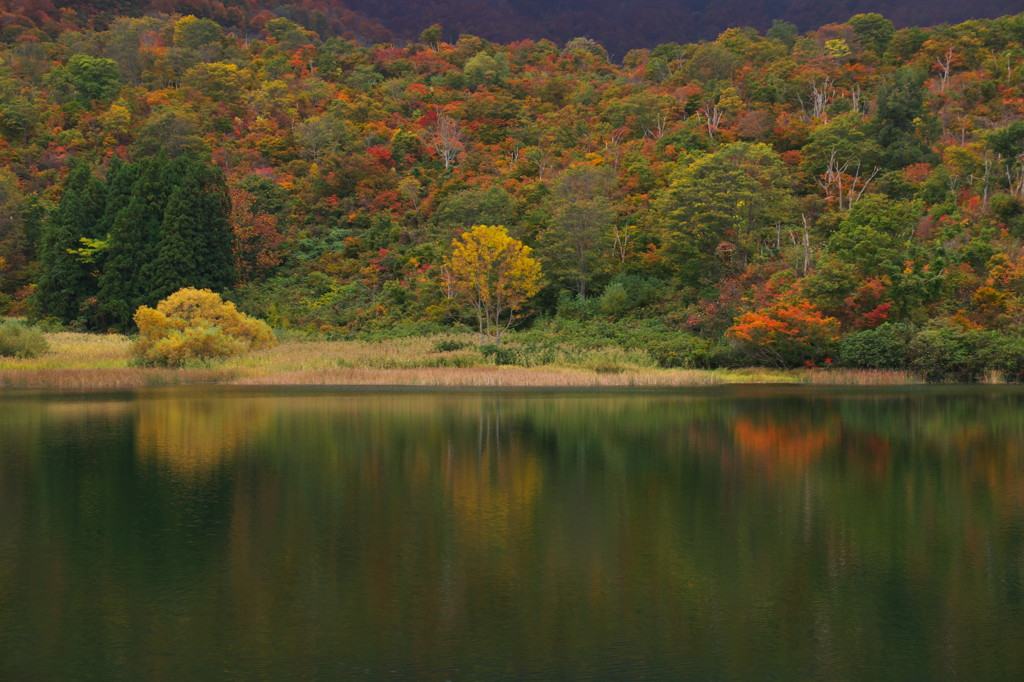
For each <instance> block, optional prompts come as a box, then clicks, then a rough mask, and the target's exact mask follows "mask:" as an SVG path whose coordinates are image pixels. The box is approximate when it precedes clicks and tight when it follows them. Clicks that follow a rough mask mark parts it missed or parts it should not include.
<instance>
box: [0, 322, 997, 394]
mask: <svg viewBox="0 0 1024 682" xmlns="http://www.w3.org/2000/svg"><path fill="white" fill-rule="evenodd" d="M45 336H46V340H47V342H48V343H49V346H50V350H49V352H47V353H44V354H41V355H39V356H37V357H34V358H9V357H3V358H0V391H10V390H57V391H79V390H125V389H134V388H147V387H162V386H175V385H197V384H216V385H246V386H410V387H441V388H443V387H452V388H471V387H480V388H487V387H495V388H497V387H504V388H514V387H523V388H532V387H537V388H541V387H556V388H557V387H565V388H572V387H579V388H586V387H596V388H600V387H608V388H615V387H641V388H642V387H648V388H674V387H699V386H718V385H723V384H804V385H838V386H872V385H877V386H895V385H911V384H923V383H925V381H924V379H923V378H922V377H921V376H920V375H918V374H916V373H914V372H909V371H900V370H858V369H846V368H833V367H828V368H801V369H789V370H780V369H770V368H763V367H752V368H738V369H674V368H673V369H665V368H659V367H657V365H656V364H655V363H654V362H653V361H651V360H650V358H649V357H648V356H647V354H646V353H644V352H642V351H630V350H623V349H621V348H617V347H604V348H594V349H586V350H581V349H575V348H574V349H572V353H571V354H568V353H551V354H550V356H549V357H548V358H540V359H539V360H538V361H537V362H536V364H533V365H532V366H517V365H512V364H498V363H500V362H502V361H503V359H502V358H501V357H500V356H499V357H496V354H494V353H488V352H487V348H486V347H485V348H484V349H483V351H481V348H480V347H479V346H478V345H476V335H475V334H470V333H465V334H444V335H437V336H421V337H407V338H400V339H388V340H373V341H370V340H344V341H326V340H305V339H303V340H288V339H286V340H283V341H282V342H281V343H280V344H279V345H277V346H275V347H273V348H268V349H264V350H260V351H255V352H252V353H249V354H247V355H244V356H240V357H236V358H230V359H227V360H223V361H219V362H215V363H213V362H211V363H203V364H197V365H192V366H188V367H184V368H141V367H134V366H132V364H131V360H130V346H131V339H130V338H129V337H128V336H124V335H120V334H87V333H76V332H53V333H47V334H46V335H45ZM515 349H516V346H515V341H514V340H512V343H511V344H509V345H508V346H503V347H502V350H506V351H512V352H514V351H515ZM985 383H999V377H998V376H997V375H995V374H993V375H991V376H989V377H987V381H986V382H985Z"/></svg>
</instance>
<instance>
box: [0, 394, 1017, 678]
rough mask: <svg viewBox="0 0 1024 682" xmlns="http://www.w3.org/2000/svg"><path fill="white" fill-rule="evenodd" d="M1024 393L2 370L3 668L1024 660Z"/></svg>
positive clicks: (843, 669)
mask: <svg viewBox="0 0 1024 682" xmlns="http://www.w3.org/2000/svg"><path fill="white" fill-rule="evenodd" d="M1022 637H1024V391H1022V390H1019V389H1015V388H1009V387H972V388H965V387H941V388H930V387H918V388H910V389H905V388H899V389H877V390H875V389H873V390H864V389H858V390H852V389H847V390H831V391H830V390H828V389H811V388H787V387H769V386H749V387H727V388H719V389H700V390H692V391H688V392H687V391H665V392H641V391H636V392H631V391H606V392H600V393H598V392H573V393H569V392H554V391H550V392H549V391H509V392H495V391H491V392H485V391H462V392H452V391H447V392H432V391H409V390H391V391H388V390H333V389H323V390H317V389H305V388H303V389H235V388H220V387H201V388H197V387H192V388H172V389H153V390H145V391H137V392H132V393H109V394H99V393H96V394H76V395H48V394H29V393H20V394H19V393H6V394H4V395H2V396H0V679H3V680H33V681H38V680H87V679H97V680H111V679H125V680H186V679H187V680H207V679H209V680H221V679H230V680H235V679H237V680H259V679H266V680H285V679H314V680H318V679H412V678H415V679H425V680H491V679H524V678H529V679H540V680H547V679H589V680H605V679H607V680H627V679H630V680H632V679H641V678H645V679H674V680H678V679H694V680H794V679H827V680H861V679H870V680H881V679H891V680H913V679H922V680H925V679H927V680H952V679H977V680H981V679H984V680H1021V679H1024V645H1022V641H1024V640H1022Z"/></svg>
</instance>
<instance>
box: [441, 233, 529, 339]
mask: <svg viewBox="0 0 1024 682" xmlns="http://www.w3.org/2000/svg"><path fill="white" fill-rule="evenodd" d="M452 249H453V252H452V255H451V256H450V257H449V258H446V259H445V275H444V285H445V287H446V289H445V291H446V294H447V295H448V296H450V297H452V298H455V299H457V300H459V301H462V302H464V303H466V304H468V305H469V306H471V307H472V308H473V310H474V311H475V312H476V317H477V323H478V325H479V329H480V342H481V343H483V342H484V341H491V342H493V343H497V342H498V341H500V340H501V335H502V334H504V333H505V332H506V331H508V329H509V328H510V327H511V326H512V325H513V324H514V323H515V322H516V321H517V320H518V319H519V314H520V313H521V311H522V309H523V304H524V303H526V301H527V300H529V298H530V297H531V296H533V295H534V294H536V293H537V292H538V291H539V290H540V263H538V262H537V260H536V259H535V258H533V257H531V256H530V251H531V249H530V247H529V246H526V245H525V244H523V243H522V242H521V241H519V240H518V239H515V238H513V237H510V236H509V234H508V232H507V231H506V230H505V228H504V226H502V225H474V226H473V227H472V228H470V229H469V230H468V231H466V232H464V233H463V234H462V236H461V237H460V238H458V239H454V240H452Z"/></svg>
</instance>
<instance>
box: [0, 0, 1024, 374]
mask: <svg viewBox="0 0 1024 682" xmlns="http://www.w3.org/2000/svg"><path fill="white" fill-rule="evenodd" d="M91 4H93V5H102V6H103V7H106V6H107V5H110V7H107V8H106V9H107V11H105V12H104V13H100V14H90V13H86V12H84V10H81V9H79V10H76V9H75V6H74V5H75V3H70V4H69V6H67V7H64V8H61V9H55V8H54V6H53V5H51V4H50V3H49V2H36V3H20V4H19V3H14V4H11V3H0V7H2V8H6V9H5V11H4V12H3V13H0V134H2V138H0V163H2V165H0V314H6V315H10V316H17V317H27V318H29V319H31V320H34V321H36V322H38V323H41V324H43V325H50V326H51V327H52V328H70V329H75V330H88V331H98V332H106V331H109V330H116V331H120V332H125V333H134V332H135V328H134V323H133V320H132V316H133V313H134V312H135V310H136V309H137V308H138V307H139V306H152V305H155V304H156V303H157V302H158V301H159V300H161V299H162V298H164V297H166V296H167V295H168V294H170V293H172V292H174V291H176V290H177V289H179V288H181V287H188V286H195V287H200V288H202V287H205V288H210V289H213V290H214V291H217V292H219V293H221V294H222V295H223V296H224V298H226V299H229V300H230V301H233V302H234V303H235V305H237V307H238V309H239V310H242V311H244V312H246V313H248V314H249V315H252V316H255V317H258V318H260V319H262V320H265V321H266V322H268V323H269V324H270V325H271V326H272V327H274V328H275V329H277V330H288V333H292V334H297V335H307V336H309V337H311V338H329V339H331V338H350V337H355V336H367V335H370V336H372V335H391V336H395V335H398V336H401V335H420V334H429V333H435V332H439V331H445V330H450V329H473V330H475V329H476V328H477V322H478V321H477V316H476V314H475V313H474V311H473V309H472V308H471V307H467V306H466V305H465V302H464V301H463V300H461V299H460V297H459V296H458V295H457V291H456V283H453V279H456V278H457V275H458V273H457V272H456V273H453V272H452V264H453V263H454V262H455V261H453V260H452V259H453V253H454V252H455V251H456V248H457V244H458V240H459V239H460V238H462V237H463V235H464V234H465V233H467V232H469V231H470V230H471V229H472V228H473V227H474V226H481V225H483V226H504V232H503V234H504V235H506V236H505V237H503V238H509V239H510V240H511V242H515V243H516V244H519V245H520V246H523V247H524V249H525V251H524V252H527V253H529V254H530V256H531V257H532V258H533V259H535V260H536V263H537V264H538V267H539V272H538V273H536V276H535V277H534V275H531V277H534V279H533V280H531V283H530V286H529V287H528V290H524V291H521V292H520V293H521V294H528V295H524V297H523V299H524V300H523V302H522V305H521V309H520V310H518V311H517V312H518V313H519V315H518V316H517V319H516V320H515V323H516V324H515V326H516V328H517V330H518V331H515V332H510V335H511V336H512V343H513V345H514V342H515V338H514V335H515V334H533V335H534V336H535V337H536V338H540V337H544V336H545V335H546V336H547V337H549V338H554V339H558V338H562V337H565V338H568V337H572V338H575V339H590V340H592V342H593V343H606V344H614V345H618V346H621V347H623V348H641V349H645V350H646V351H647V352H649V353H650V355H651V357H652V358H653V359H654V360H655V361H656V362H657V364H658V365H660V366H663V367H732V366H747V365H751V364H761V365H766V366H776V367H802V366H818V367H822V366H828V365H833V364H835V365H845V366H849V367H863V368H904V367H913V368H914V369H916V370H917V371H919V372H921V373H922V374H923V375H925V376H927V377H928V378H930V379H935V380H948V379H954V380H967V381H969V380H974V379H977V378H978V377H979V376H980V375H981V374H982V373H983V372H985V371H988V370H992V369H996V370H999V371H1001V372H1002V373H1003V374H1004V376H1005V377H1006V378H1007V379H1008V380H1020V379H1021V378H1024V14H1020V15H1016V16H1006V17H1002V18H998V19H984V20H972V21H968V22H966V23H962V24H959V25H941V26H936V27H932V28H899V29H898V28H896V27H895V26H894V25H893V23H892V22H891V21H889V20H888V19H887V18H885V17H883V16H881V15H879V14H873V13H865V14H857V15H854V16H852V17H850V18H849V19H848V20H847V21H845V22H842V23H833V24H828V25H825V26H822V27H820V28H817V29H815V30H811V31H807V32H801V31H800V30H799V29H798V28H797V27H796V26H794V25H793V24H789V23H786V22H783V21H776V22H775V23H774V24H773V25H772V27H771V28H770V29H768V30H766V31H763V32H758V31H756V30H754V29H744V28H732V29H728V30H725V31H724V32H722V33H721V34H720V35H719V36H718V37H717V38H716V39H714V40H710V41H705V42H700V43H688V44H679V43H664V44H661V45H658V46H657V47H653V48H650V49H633V50H631V51H629V52H628V53H626V54H625V55H624V56H623V57H622V58H621V60H613V59H610V58H609V55H608V52H607V51H606V49H605V47H604V46H602V45H601V44H599V43H598V42H595V41H594V40H591V39H588V38H575V39H572V40H569V41H568V42H566V43H564V44H555V43H554V42H551V41H549V40H520V41H517V42H511V43H508V44H499V43H495V42H490V41H488V40H485V39H483V38H480V37H476V36H473V35H462V36H460V37H458V38H457V39H454V38H452V37H451V36H449V35H448V34H447V32H446V30H445V29H444V28H443V27H442V26H438V25H435V26H430V27H424V28H423V30H422V33H421V34H420V35H419V37H418V39H416V40H410V41H396V42H381V41H383V40H391V39H392V38H391V37H390V36H389V35H388V34H387V33H386V31H384V30H383V29H382V28H381V27H380V26H379V25H377V24H375V23H374V22H372V21H369V20H366V19H365V17H362V16H361V15H356V14H354V13H344V12H341V13H339V12H335V13H333V14H325V13H324V12H322V11H319V10H316V8H315V4H314V3H295V4H293V5H286V6H283V7H282V8H280V10H279V11H278V12H277V13H276V14H275V13H271V12H269V11H267V10H265V9H260V8H258V7H253V6H252V4H251V3H250V4H245V3H230V2H225V3H223V4H221V3H210V4H209V6H206V5H204V6H199V5H198V4H197V6H196V9H195V13H185V12H181V11H156V10H159V9H160V8H159V7H157V6H156V5H158V3H153V5H154V11H150V12H148V13H146V14H145V15H142V16H122V15H120V14H119V10H120V9H123V8H122V7H120V6H119V5H118V4H117V3H106V4H104V3H91ZM122 4H125V5H127V4H129V3H122ZM136 14H137V13H136ZM451 40H454V42H450V41H451ZM516 248H518V246H517V247H516ZM528 356H529V352H528V351H527V350H526V349H525V347H524V348H523V349H520V352H519V354H518V355H517V356H516V358H518V360H517V361H519V362H529V357H528Z"/></svg>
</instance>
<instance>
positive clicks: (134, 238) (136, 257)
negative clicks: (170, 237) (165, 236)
mask: <svg viewBox="0 0 1024 682" xmlns="http://www.w3.org/2000/svg"><path fill="white" fill-rule="evenodd" d="M170 165H171V164H170V162H169V161H168V160H167V157H166V156H165V155H163V154H160V155H157V156H155V157H152V158H150V159H146V160H144V161H141V162H139V163H137V164H132V165H125V166H121V167H120V168H116V169H113V171H112V173H111V177H110V204H111V210H109V211H108V212H107V213H106V215H105V216H104V224H105V225H106V226H107V231H108V235H109V237H108V245H107V253H106V260H105V262H104V268H103V274H102V275H101V276H100V282H99V299H100V309H101V311H102V319H103V321H104V322H105V323H106V324H107V325H109V326H112V327H114V328H117V329H122V330H125V329H128V328H130V326H131V325H132V315H133V314H134V313H135V310H136V309H137V308H138V307H139V306H140V305H152V304H153V303H155V302H156V301H157V300H159V297H154V296H153V295H152V285H151V281H150V279H149V277H150V262H151V261H152V259H153V257H154V254H155V250H156V244H157V241H158V239H159V235H160V225H161V224H162V222H163V215H164V209H165V207H166V204H167V196H168V194H169V188H168V185H167V179H168V178H167V168H168V166H170Z"/></svg>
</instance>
